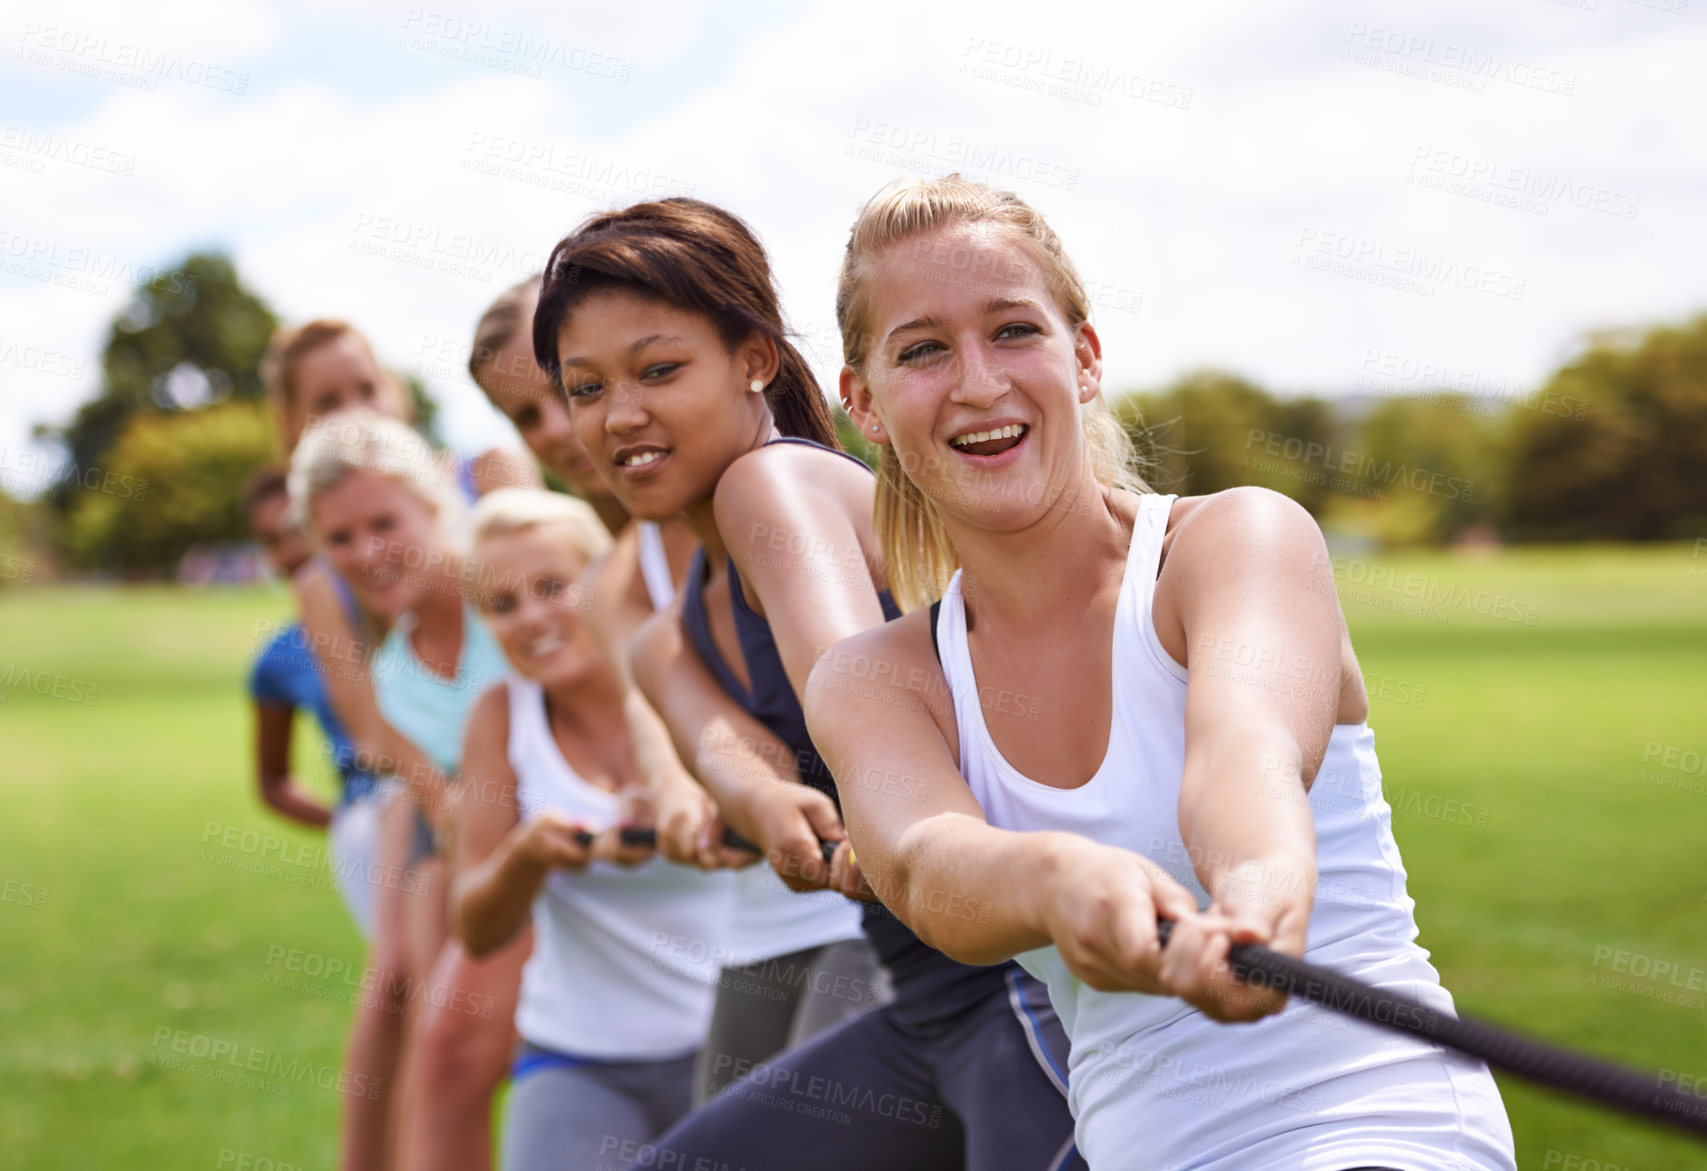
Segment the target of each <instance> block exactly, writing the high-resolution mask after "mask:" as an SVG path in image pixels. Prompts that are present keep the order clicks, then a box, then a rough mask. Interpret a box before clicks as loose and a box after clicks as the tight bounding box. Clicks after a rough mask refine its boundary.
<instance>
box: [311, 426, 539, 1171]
mask: <svg viewBox="0 0 1707 1171" xmlns="http://www.w3.org/2000/svg"><path fill="white" fill-rule="evenodd" d="M291 496H292V499H293V500H295V501H296V502H297V503H298V507H299V508H300V509H301V510H302V512H303V514H304V515H305V517H306V518H307V519H308V521H309V525H310V529H311V531H312V532H313V534H314V538H315V542H316V544H317V545H318V547H319V548H320V550H321V552H322V553H323V555H324V556H326V558H327V559H328V561H330V562H331V564H332V566H333V568H335V569H336V570H337V571H338V573H339V575H340V576H341V577H342V578H343V579H344V580H345V581H347V582H348V583H349V585H350V586H351V588H352V589H353V590H354V591H355V592H356V594H357V596H358V597H359V598H360V600H361V601H362V604H363V606H364V608H366V609H368V610H370V611H372V612H374V613H376V614H378V615H379V616H380V617H381V618H382V619H383V620H385V621H386V622H387V624H388V625H389V632H388V633H387V634H386V636H385V639H384V641H383V642H382V643H381V644H380V646H379V647H378V648H377V650H376V651H375V652H374V655H373V658H372V663H371V670H372V678H373V688H374V696H375V699H376V702H377V705H378V707H379V709H380V712H381V714H382V715H383V716H384V718H385V719H386V720H387V722H388V723H389V724H391V726H393V727H394V728H395V729H396V730H397V732H398V733H399V734H400V735H402V736H405V737H407V738H408V739H409V741H410V742H411V743H413V744H415V745H418V746H419V751H421V752H423V753H424V754H425V755H426V756H427V758H428V759H429V760H430V762H431V763H432V765H433V766H434V769H435V770H436V775H438V776H443V777H455V776H457V774H458V772H459V770H460V756H461V750H462V733H463V728H464V726H465V725H466V723H467V720H468V715H469V712H470V711H471V710H472V709H473V705H474V701H475V699H476V698H477V697H478V695H479V693H480V692H481V691H482V690H484V689H485V688H486V687H487V686H488V685H490V684H491V683H492V682H494V681H495V680H497V679H498V678H501V677H502V675H503V673H504V662H503V655H502V653H501V652H500V651H499V650H498V647H497V644H496V643H495V642H493V640H492V638H491V635H490V634H489V633H487V631H486V629H485V627H484V626H483V625H482V623H481V621H480V618H479V614H478V612H477V611H476V609H475V607H474V605H473V603H472V602H471V601H470V600H469V598H468V596H467V595H468V593H469V592H470V589H471V587H472V585H473V583H472V581H471V580H470V579H469V578H468V576H467V570H468V566H467V562H466V558H465V556H464V554H465V552H466V510H465V506H464V503H463V500H462V497H461V494H460V493H459V492H458V491H457V489H456V487H455V485H454V484H453V483H452V481H451V479H450V477H449V476H447V475H446V474H445V470H444V467H443V465H442V463H441V462H440V461H438V460H436V459H435V458H434V457H433V454H432V452H431V451H430V449H428V448H427V446H426V444H425V443H424V441H423V440H422V439H421V437H420V436H419V435H417V434H416V433H415V432H413V431H412V430H410V429H409V428H408V427H406V426H404V425H403V424H401V423H398V422H397V421H395V420H392V419H388V418H385V417H383V416H380V415H377V414H375V413H373V412H371V411H345V412H341V413H339V414H335V415H332V416H329V417H328V418H326V419H323V420H321V421H320V422H319V423H317V424H315V425H314V426H313V427H311V428H310V429H309V431H308V432H307V433H306V434H305V435H304V436H303V438H302V442H301V444H300V445H299V446H298V448H297V452H296V455H295V458H294V459H293V462H292V465H291ZM466 779H467V780H468V781H469V783H468V784H466V785H464V787H463V790H462V791H461V792H458V791H457V790H456V789H455V787H454V786H448V787H440V786H439V785H438V784H436V783H435V782H433V781H431V780H423V779H422V778H417V777H411V778H409V782H410V785H411V789H412V795H413V796H414V797H415V799H416V800H417V801H418V802H419V803H420V804H421V805H422V807H423V808H427V809H432V810H435V811H436V810H449V809H451V808H452V803H453V801H460V802H463V803H467V802H469V801H479V800H482V799H484V790H483V789H482V788H481V778H466ZM439 824H440V826H441V828H443V829H445V830H447V831H448V830H450V829H451V827H452V826H453V825H454V818H453V817H440V818H439ZM445 836H446V839H447V840H449V838H450V836H451V835H450V833H448V832H447V833H446V835H445ZM440 905H441V906H442V905H443V904H442V902H441V904H440ZM527 943H528V941H527V939H526V937H525V936H524V937H523V938H520V939H518V940H516V941H514V942H513V943H511V944H510V945H509V946H508V947H506V948H503V949H500V950H499V951H497V952H496V953H494V954H493V955H492V956H490V957H489V958H487V959H485V960H480V961H476V960H474V959H472V958H471V957H470V956H469V955H468V954H467V952H466V951H464V949H463V948H462V946H461V944H460V943H459V942H457V941H456V940H454V939H450V940H447V942H446V943H445V944H444V946H443V948H442V950H441V951H440V953H439V955H438V957H437V958H436V960H435V961H434V964H433V968H432V974H431V976H430V978H429V980H428V981H427V984H426V987H425V989H424V991H423V1001H424V1003H423V1005H422V1017H423V1019H422V1023H421V1026H420V1028H419V1029H418V1030H416V1032H415V1033H414V1034H413V1038H412V1043H411V1050H410V1053H409V1059H408V1063H407V1064H408V1072H407V1080H406V1083H405V1089H404V1100H403V1103H402V1113H401V1120H402V1129H401V1133H400V1136H399V1159H400V1165H401V1166H404V1167H408V1168H423V1167H440V1166H444V1167H458V1168H470V1167H472V1168H479V1167H482V1166H485V1165H487V1163H488V1162H489V1158H490V1145H491V1136H490V1112H491V1098H492V1093H493V1090H494V1088H495V1087H496V1085H497V1083H498V1082H499V1081H500V1080H501V1079H502V1070H503V1067H504V1065H505V1064H506V1063H507V1060H508V1055H509V1050H510V1047H511V1045H512V1043H513V1037H514V1030H513V1026H512V1025H511V1023H510V1022H511V1017H512V1015H513V1012H514V989H515V982H516V981H515V973H516V971H517V970H518V969H519V966H520V964H521V963H522V962H523V961H524V960H525V959H526V955H527ZM494 1067H496V1068H497V1069H498V1073H497V1074H496V1076H492V1075H491V1074H490V1072H489V1071H490V1070H491V1069H493V1068H494Z"/></svg>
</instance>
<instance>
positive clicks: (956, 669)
mask: <svg viewBox="0 0 1707 1171" xmlns="http://www.w3.org/2000/svg"><path fill="white" fill-rule="evenodd" d="M960 580H961V570H958V569H957V570H955V571H954V577H952V578H951V579H950V580H949V583H948V588H947V589H946V590H944V591H943V593H942V597H941V598H940V599H939V600H938V601H937V603H936V604H935V605H934V606H933V607H932V608H931V618H932V622H931V642H932V644H933V649H934V650H935V651H936V657H937V662H938V663H940V664H941V665H942V675H943V679H944V680H946V681H947V683H948V691H949V695H950V696H952V697H953V700H954V718H955V721H956V723H957V724H958V725H959V727H960V736H961V750H962V752H963V753H964V751H965V747H966V734H967V731H968V730H969V729H971V728H974V727H979V726H981V725H982V724H983V720H984V711H983V708H981V707H980V706H979V704H978V679H977V677H976V675H975V674H974V672H973V669H972V645H971V643H970V642H969V641H968V639H967V637H966V598H965V595H963V594H962V593H961V592H960Z"/></svg>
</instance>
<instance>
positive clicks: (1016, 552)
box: [946, 469, 1132, 627]
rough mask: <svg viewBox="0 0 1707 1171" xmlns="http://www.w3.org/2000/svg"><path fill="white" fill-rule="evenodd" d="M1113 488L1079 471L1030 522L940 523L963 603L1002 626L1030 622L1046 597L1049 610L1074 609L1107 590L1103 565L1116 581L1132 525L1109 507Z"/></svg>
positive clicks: (1082, 609)
mask: <svg viewBox="0 0 1707 1171" xmlns="http://www.w3.org/2000/svg"><path fill="white" fill-rule="evenodd" d="M1113 499H1114V490H1113V489H1112V488H1105V487H1103V486H1102V485H1101V484H1099V483H1098V482H1097V481H1096V479H1095V477H1093V476H1092V475H1091V474H1090V472H1089V470H1088V469H1087V470H1086V472H1085V474H1084V477H1083V480H1082V481H1081V483H1080V484H1079V486H1078V488H1077V490H1076V491H1074V492H1072V493H1071V494H1068V493H1063V494H1062V496H1061V498H1060V499H1058V500H1057V501H1056V502H1055V504H1054V505H1053V506H1051V507H1050V508H1049V510H1048V511H1047V512H1046V513H1045V514H1044V515H1043V516H1042V517H1041V518H1040V519H1039V520H1038V521H1037V522H1036V523H1035V524H1033V525H1030V526H1029V527H1027V528H1024V529H1021V530H1018V531H1016V532H994V531H991V530H989V529H981V528H976V527H974V526H971V525H967V524H965V523H964V522H958V521H955V520H953V519H950V520H948V521H947V522H946V527H947V529H948V535H949V539H950V540H951V541H952V542H953V544H954V550H955V553H956V554H957V556H958V558H959V561H960V567H961V570H962V576H961V595H962V597H964V598H966V600H967V604H968V605H969V606H975V607H976V608H977V610H978V611H980V612H981V613H983V614H985V615H987V616H990V617H993V618H994V619H995V620H996V622H997V624H998V625H1000V626H1003V627H1006V626H1010V625H1016V624H1027V625H1029V624H1034V623H1035V616H1036V615H1037V613H1038V612H1039V610H1040V609H1042V608H1043V607H1042V606H1041V605H1040V603H1039V599H1040V598H1046V599H1048V609H1049V610H1051V611H1052V612H1054V613H1080V612H1083V611H1084V610H1085V609H1086V608H1087V607H1089V606H1090V605H1091V604H1092V602H1093V601H1094V600H1095V599H1096V597H1097V596H1098V595H1099V594H1100V593H1102V592H1104V590H1106V589H1107V588H1108V582H1107V581H1106V580H1105V577H1106V575H1105V574H1104V573H1101V572H1094V571H1093V572H1087V567H1091V566H1094V567H1095V569H1097V570H1105V569H1106V570H1108V571H1110V572H1112V573H1113V574H1114V575H1115V579H1116V581H1117V582H1118V579H1119V576H1120V573H1121V571H1122V568H1123V567H1124V565H1125V563H1126V552H1127V549H1128V548H1129V546H1130V544H1131V540H1132V528H1131V525H1130V524H1128V523H1127V522H1126V521H1124V520H1122V518H1121V517H1120V515H1118V514H1117V513H1116V512H1115V510H1114V507H1113V503H1112V502H1113Z"/></svg>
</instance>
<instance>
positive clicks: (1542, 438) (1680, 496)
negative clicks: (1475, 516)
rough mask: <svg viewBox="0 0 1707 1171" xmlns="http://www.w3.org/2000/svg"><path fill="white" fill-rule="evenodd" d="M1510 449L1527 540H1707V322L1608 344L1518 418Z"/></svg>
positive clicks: (1515, 522) (1510, 474)
mask: <svg viewBox="0 0 1707 1171" xmlns="http://www.w3.org/2000/svg"><path fill="white" fill-rule="evenodd" d="M1505 446H1506V451H1507V460H1506V488H1505V497H1506V509H1505V519H1506V527H1507V529H1508V530H1509V531H1510V532H1511V534H1512V535H1514V536H1516V537H1519V538H1523V539H1547V540H1581V539H1585V538H1598V539H1602V540H1605V539H1612V540H1638V541H1640V540H1663V539H1666V538H1678V537H1686V536H1695V535H1702V534H1707V315H1704V316H1701V317H1697V318H1696V319H1695V320H1694V321H1691V322H1689V323H1687V324H1685V325H1682V326H1676V327H1662V328H1658V329H1653V330H1650V331H1648V332H1647V333H1645V334H1643V335H1641V336H1640V337H1634V338H1632V337H1618V336H1612V335H1604V336H1601V337H1598V338H1596V339H1595V340H1594V342H1593V344H1591V345H1590V347H1589V348H1588V350H1587V351H1585V352H1584V353H1583V354H1582V355H1581V356H1580V357H1579V358H1577V359H1576V360H1575V361H1574V362H1571V363H1570V364H1569V365H1567V366H1565V367H1564V368H1563V369H1561V370H1560V371H1558V372H1557V373H1556V374H1554V375H1553V377H1552V378H1551V379H1549V380H1548V382H1547V383H1546V385H1545V386H1543V387H1542V388H1541V389H1540V390H1539V391H1537V392H1536V393H1535V394H1534V395H1533V396H1531V398H1530V399H1529V400H1526V401H1525V402H1524V403H1523V405H1522V407H1521V408H1520V409H1516V410H1514V411H1512V413H1511V416H1510V425H1509V429H1508V431H1507V433H1506V437H1505Z"/></svg>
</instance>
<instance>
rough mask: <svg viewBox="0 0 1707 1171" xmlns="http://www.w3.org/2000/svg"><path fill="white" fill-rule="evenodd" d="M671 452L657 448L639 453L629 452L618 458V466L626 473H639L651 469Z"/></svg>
mask: <svg viewBox="0 0 1707 1171" xmlns="http://www.w3.org/2000/svg"><path fill="white" fill-rule="evenodd" d="M668 454H669V452H667V451H664V450H663V449H662V448H657V447H644V448H641V449H640V450H638V451H630V452H627V453H625V454H623V455H621V456H619V457H618V458H617V461H616V466H617V467H619V468H622V469H624V470H626V471H630V472H637V471H639V470H640V469H642V468H646V467H650V466H652V465H653V464H655V463H657V462H658V461H659V460H661V459H663V458H664V457H665V456H666V455H668Z"/></svg>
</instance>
